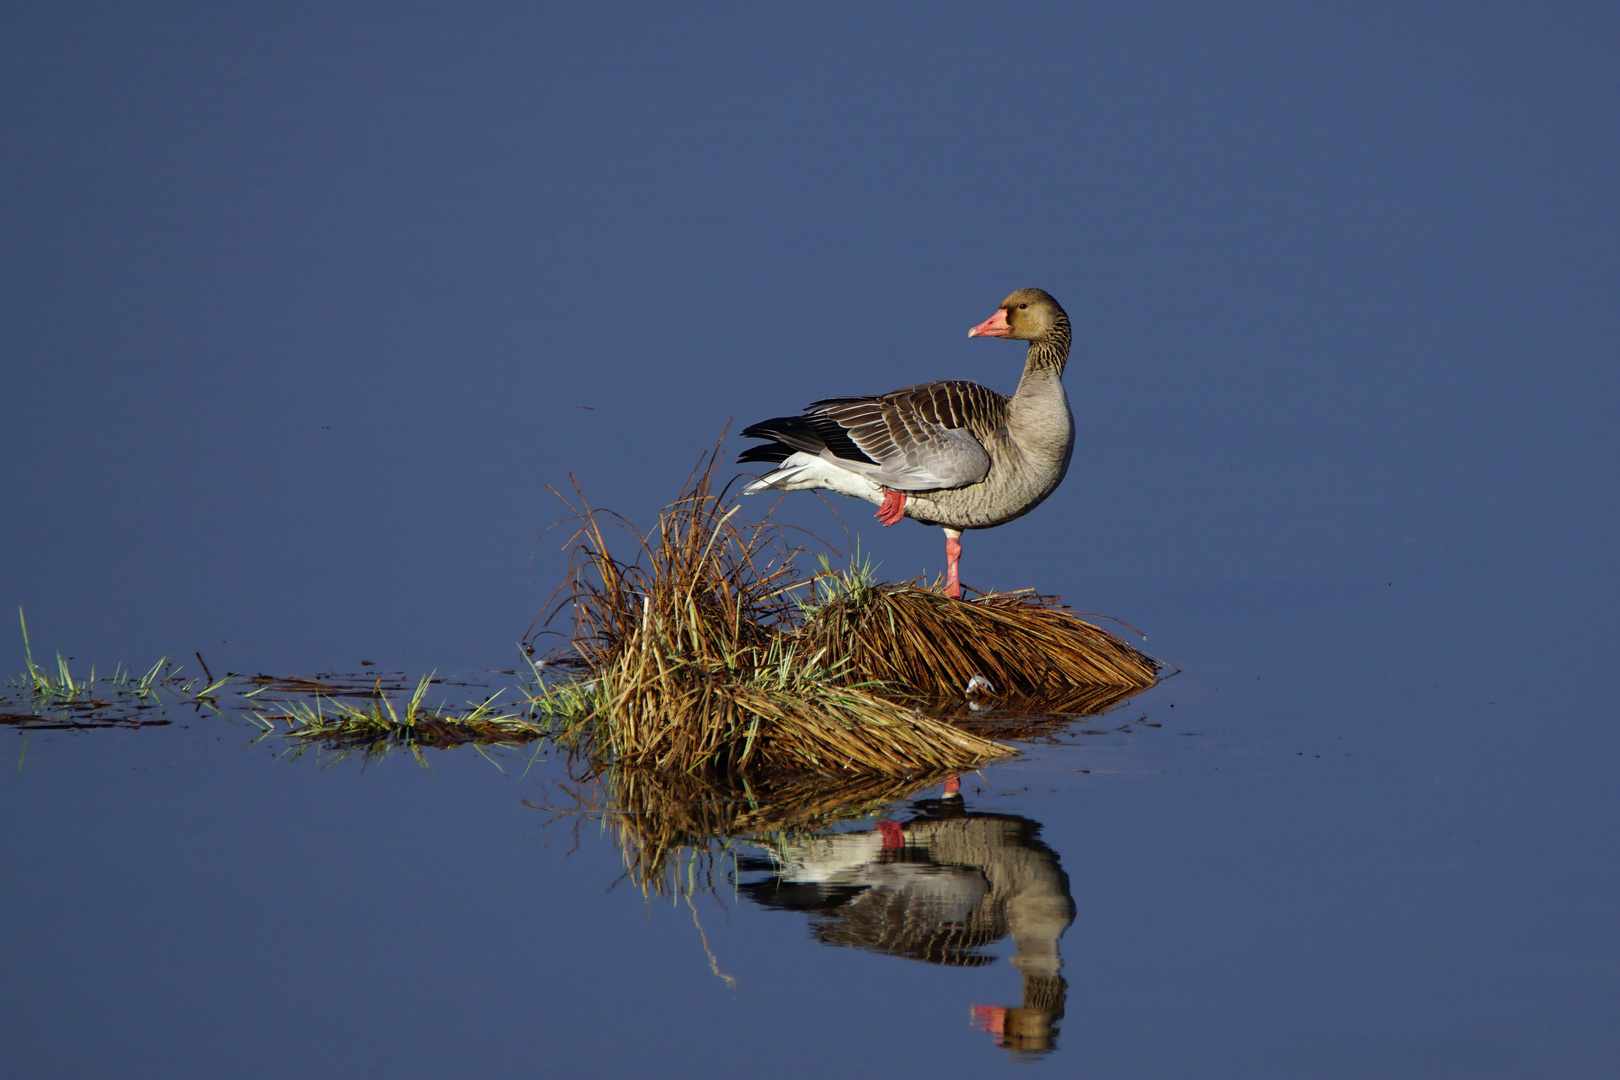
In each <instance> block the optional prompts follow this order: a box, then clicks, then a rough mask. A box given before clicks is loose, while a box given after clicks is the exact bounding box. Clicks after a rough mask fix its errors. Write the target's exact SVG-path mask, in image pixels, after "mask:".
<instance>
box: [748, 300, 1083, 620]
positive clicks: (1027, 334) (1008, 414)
mask: <svg viewBox="0 0 1620 1080" xmlns="http://www.w3.org/2000/svg"><path fill="white" fill-rule="evenodd" d="M968 337H1001V338H1012V339H1014V340H1017V341H1027V342H1029V351H1028V353H1027V354H1026V356H1025V359H1024V375H1023V377H1022V378H1021V379H1019V380H1018V392H1017V393H1015V394H1013V396H1012V397H1007V396H1006V395H1005V394H998V393H996V392H995V391H994V390H990V389H987V388H986V387H983V386H980V385H979V384H977V383H970V382H962V381H956V380H948V381H944V382H931V383H923V384H922V385H920V386H908V387H905V388H904V389H901V390H896V391H894V392H892V393H888V394H880V395H878V396H877V397H849V398H823V399H822V400H821V401H817V402H814V403H812V404H811V405H809V406H808V407H807V408H806V409H805V410H804V414H803V415H802V416H779V417H777V418H775V419H774V420H766V421H763V422H762V423H758V424H755V425H753V426H752V427H749V428H747V429H745V430H744V431H743V435H744V437H746V438H750V439H767V440H769V441H768V442H766V443H764V444H762V445H760V446H753V447H750V448H749V449H747V450H745V451H743V453H742V455H741V456H740V457H738V459H737V460H738V461H739V462H748V461H764V462H769V463H771V464H774V465H775V466H776V468H775V469H773V470H772V471H771V472H769V473H766V474H765V475H764V476H762V477H760V478H759V479H758V480H755V481H754V482H753V483H751V484H749V485H748V486H747V487H745V488H743V494H745V495H753V494H756V493H758V492H761V491H766V490H772V489H774V490H776V491H807V490H812V489H823V490H827V491H836V492H838V493H839V494H842V495H852V496H854V497H855V498H857V499H865V500H867V501H868V502H873V503H876V504H877V506H878V511H877V519H878V520H879V521H881V522H883V524H884V525H893V524H894V523H895V522H897V521H899V520H900V519H901V518H902V517H909V518H911V519H912V520H913V521H920V522H922V523H923V524H924V525H938V526H940V527H941V528H943V529H944V530H945V594H946V595H947V596H950V597H952V598H954V599H961V596H962V584H961V574H960V566H959V561H960V558H961V555H962V543H961V537H962V531H963V530H964V529H988V528H991V527H993V526H996V525H1001V524H1004V523H1005V522H1008V521H1011V520H1013V519H1014V518H1017V517H1022V516H1023V515H1024V514H1027V513H1029V512H1030V511H1031V510H1033V509H1035V507H1037V506H1039V505H1040V504H1041V501H1042V500H1043V499H1045V498H1046V497H1047V496H1048V495H1050V494H1052V492H1053V490H1054V489H1055V488H1056V487H1057V486H1058V484H1059V483H1061V482H1062V480H1063V474H1064V473H1065V472H1067V471H1068V468H1069V455H1070V454H1071V453H1073V451H1074V418H1073V417H1072V416H1071V415H1070V413H1069V399H1068V398H1067V397H1066V396H1064V393H1063V365H1064V364H1065V363H1067V362H1068V359H1069V317H1068V315H1066V314H1064V311H1063V308H1062V307H1061V306H1059V304H1058V302H1057V301H1056V300H1054V299H1052V297H1051V296H1049V295H1047V294H1046V293H1045V292H1043V291H1041V290H1040V289H1019V290H1018V291H1017V292H1015V293H1013V294H1012V295H1011V296H1009V297H1007V299H1005V300H1003V301H1002V302H1001V306H1000V307H999V308H997V309H996V313H995V314H994V315H992V316H990V317H989V318H988V319H986V320H984V322H982V323H980V324H979V325H977V326H975V327H974V328H973V329H971V330H969V331H968Z"/></svg>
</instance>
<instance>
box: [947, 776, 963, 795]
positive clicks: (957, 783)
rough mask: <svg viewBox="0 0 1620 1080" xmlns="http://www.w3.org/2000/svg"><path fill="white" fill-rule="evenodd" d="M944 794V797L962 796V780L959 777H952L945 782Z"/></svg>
mask: <svg viewBox="0 0 1620 1080" xmlns="http://www.w3.org/2000/svg"><path fill="white" fill-rule="evenodd" d="M945 794H946V795H960V794H962V778H961V777H960V776H953V777H951V778H950V779H949V780H947V781H945Z"/></svg>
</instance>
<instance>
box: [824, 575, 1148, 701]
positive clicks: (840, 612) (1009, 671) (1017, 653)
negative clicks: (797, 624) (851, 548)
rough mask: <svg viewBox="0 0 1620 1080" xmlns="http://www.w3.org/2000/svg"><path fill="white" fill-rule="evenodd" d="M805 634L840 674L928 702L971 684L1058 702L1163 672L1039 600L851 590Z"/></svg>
mask: <svg viewBox="0 0 1620 1080" xmlns="http://www.w3.org/2000/svg"><path fill="white" fill-rule="evenodd" d="M801 632H802V633H803V634H804V635H805V636H806V637H807V638H808V639H809V640H810V641H811V642H813V643H814V645H815V646H816V647H817V648H825V649H826V651H827V655H828V657H829V658H830V659H831V660H832V661H834V662H835V663H840V664H841V670H843V671H846V672H853V673H858V674H859V677H861V678H866V679H874V680H878V681H881V682H884V683H887V684H891V685H897V686H903V687H908V688H910V689H911V690H913V691H915V692H917V693H920V694H927V695H930V696H945V695H950V694H953V693H954V694H961V693H962V692H963V691H964V690H965V689H966V687H967V685H968V683H969V682H970V681H971V680H972V679H973V677H974V676H975V675H977V676H979V677H980V678H981V679H984V680H986V681H988V682H989V683H990V685H991V687H992V688H993V689H994V691H995V692H998V693H1007V694H1017V695H1021V696H1026V697H1052V696H1061V695H1068V694H1070V693H1072V692H1073V691H1074V690H1075V688H1077V687H1085V688H1092V687H1103V686H1108V687H1145V686H1152V685H1153V683H1154V681H1155V680H1156V678H1157V677H1158V672H1159V663H1158V661H1156V660H1154V659H1153V658H1152V657H1150V656H1147V655H1146V654H1144V653H1141V652H1138V651H1137V650H1136V649H1133V648H1132V647H1131V646H1130V645H1128V644H1126V643H1125V642H1124V641H1122V640H1120V639H1119V638H1117V637H1115V636H1114V635H1113V634H1110V633H1108V632H1107V631H1106V630H1103V629H1102V628H1100V627H1097V626H1093V625H1092V624H1091V623H1088V622H1086V621H1085V620H1084V619H1081V618H1080V617H1079V616H1077V615H1075V614H1074V613H1073V612H1071V611H1069V610H1067V609H1066V608H1064V607H1063V606H1062V605H1061V604H1060V603H1059V601H1058V600H1057V598H1056V597H1049V596H1038V595H1036V594H1035V593H1034V592H1033V591H1023V592H1017V593H1003V594H999V595H992V596H985V597H983V598H981V599H979V600H977V601H975V602H973V603H971V604H964V603H961V602H960V601H956V600H952V599H950V598H949V597H947V596H945V595H944V594H943V593H940V592H936V591H934V590H932V589H921V588H917V587H916V586H914V585H909V584H907V585H872V586H867V587H865V588H861V587H853V588H849V589H846V590H843V591H841V592H840V593H839V594H838V595H835V596H834V597H833V598H832V599H830V600H828V601H827V602H826V603H825V604H822V605H821V606H820V607H819V608H817V609H816V610H815V612H814V614H813V615H812V616H811V618H810V619H808V620H807V621H806V623H805V625H804V627H803V630H802V631H801Z"/></svg>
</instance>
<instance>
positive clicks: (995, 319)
mask: <svg viewBox="0 0 1620 1080" xmlns="http://www.w3.org/2000/svg"><path fill="white" fill-rule="evenodd" d="M1068 325H1069V317H1068V315H1066V314H1065V313H1064V311H1063V308H1062V306H1061V305H1059V304H1058V302H1057V301H1056V300H1054V299H1052V296H1051V294H1050V293H1048V292H1046V291H1045V290H1044V289H1019V290H1018V291H1017V292H1015V293H1013V294H1012V295H1011V296H1009V297H1007V299H1005V300H1003V301H1002V302H1001V306H1000V307H998V308H997V309H996V313H995V314H994V315H992V316H990V317H989V318H988V319H986V320H984V322H982V323H980V324H979V325H978V326H975V327H974V328H973V329H971V330H969V331H968V337H1001V338H1013V339H1015V340H1018V341H1048V340H1050V339H1052V338H1054V337H1057V336H1058V335H1059V332H1060V330H1067V328H1068Z"/></svg>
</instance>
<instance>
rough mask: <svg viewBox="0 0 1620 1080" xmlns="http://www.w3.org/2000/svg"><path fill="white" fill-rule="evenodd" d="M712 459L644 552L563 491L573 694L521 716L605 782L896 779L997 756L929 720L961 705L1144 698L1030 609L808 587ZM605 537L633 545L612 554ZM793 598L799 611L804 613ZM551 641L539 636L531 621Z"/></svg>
mask: <svg viewBox="0 0 1620 1080" xmlns="http://www.w3.org/2000/svg"><path fill="white" fill-rule="evenodd" d="M719 463H720V452H719V447H718V446H717V447H716V449H715V451H714V452H713V453H711V454H709V455H708V457H707V459H706V461H704V462H702V463H701V464H700V466H699V467H698V468H697V469H696V470H695V471H694V472H693V474H692V477H691V479H690V480H689V482H688V484H687V486H686V489H685V490H684V491H683V493H682V495H681V497H680V498H679V499H677V500H676V501H675V502H674V503H672V504H671V505H669V506H667V507H665V508H664V510H663V511H662V512H661V513H660V514H659V519H658V526H657V528H656V529H655V530H654V531H653V532H652V533H650V534H644V533H641V532H639V531H638V530H636V529H635V528H634V527H633V526H632V525H630V523H629V522H628V521H626V520H624V519H623V518H620V517H618V516H617V515H614V514H611V513H607V512H604V511H600V510H596V509H593V508H592V507H591V506H590V505H589V504H588V503H587V502H586V500H585V498H584V495H583V493H582V492H580V491H579V490H578V487H577V485H576V489H575V493H576V497H577V500H578V501H577V503H576V502H574V501H572V500H569V499H567V498H564V497H563V496H560V495H559V497H560V498H564V502H565V503H567V504H568V505H569V506H570V507H571V508H572V509H573V510H574V511H575V514H576V517H575V520H576V521H577V522H578V526H579V527H578V530H577V532H576V533H575V534H574V536H573V540H572V542H573V544H574V547H573V556H572V559H571V562H570V567H569V578H568V583H567V584H566V586H565V589H566V595H565V596H564V597H563V598H562V600H561V601H560V602H559V603H558V604H557V606H556V608H555V609H554V610H553V613H552V617H553V618H555V617H556V615H557V614H558V613H560V612H561V611H562V610H565V609H566V610H570V611H571V612H572V614H573V618H574V630H573V633H572V635H571V636H570V638H569V641H568V644H567V646H566V647H565V648H564V649H563V650H562V651H561V652H560V653H559V654H556V655H554V656H553V657H551V658H550V659H551V661H552V662H553V663H554V664H556V665H557V667H558V669H559V670H563V671H566V672H569V673H571V677H570V678H567V679H565V680H562V681H560V682H553V683H552V684H551V685H550V687H549V688H548V689H547V690H546V691H545V693H544V694H542V695H541V696H540V697H539V698H537V702H538V704H539V706H540V707H541V708H542V709H543V710H545V711H549V712H550V713H551V714H552V716H553V717H554V721H555V722H556V723H557V724H558V726H559V727H561V728H564V729H566V730H567V731H570V732H572V733H574V734H576V735H578V736H580V737H582V738H583V739H584V740H585V741H586V743H587V744H588V748H589V751H590V752H591V753H592V754H593V755H595V756H597V757H598V758H599V759H600V760H602V761H604V762H609V763H612V764H613V765H615V766H631V767H647V766H651V767H655V768H660V769H678V770H682V771H687V772H694V771H712V770H720V771H749V770H755V771H764V772H770V773H777V774H793V773H808V774H817V775H824V776H825V775H847V774H851V773H873V774H883V775H890V776H913V775H918V774H924V773H931V772H938V771H951V770H964V769H969V768H973V767H975V766H977V765H980V764H982V763H984V762H987V761H990V760H994V759H996V758H999V757H1004V756H1006V755H1008V754H1010V753H1012V752H1013V751H1012V750H1011V748H1010V747H1007V746H1005V745H1003V744H1001V743H998V742H995V741H993V740H991V739H988V738H985V737H983V736H981V735H979V734H976V733H974V732H971V731H968V730H964V729H963V727H961V726H958V725H956V724H953V723H951V722H949V721H948V720H946V719H943V718H941V717H938V716H935V715H930V711H931V710H929V709H927V704H928V703H929V702H931V701H934V700H937V699H939V698H941V697H953V696H954V697H955V698H956V700H961V699H962V698H961V695H963V694H964V693H968V692H971V691H970V690H969V684H970V683H972V682H974V676H978V677H979V679H978V682H977V683H975V687H977V688H982V687H983V686H984V683H985V681H986V680H987V681H988V683H989V686H990V687H992V688H993V690H994V692H1002V693H1011V694H1016V695H1021V696H1024V697H1029V696H1032V695H1039V696H1044V697H1048V698H1052V697H1056V698H1063V697H1073V696H1075V695H1076V693H1080V692H1084V693H1090V692H1092V691H1095V689H1096V688H1097V687H1110V688H1141V687H1145V686H1149V685H1151V684H1152V683H1153V681H1154V679H1155V676H1156V673H1157V670H1158V665H1157V662H1156V661H1154V660H1152V659H1151V658H1150V657H1146V656H1144V655H1143V654H1142V653H1140V652H1137V651H1136V650H1135V649H1132V648H1131V647H1130V646H1129V645H1126V644H1125V643H1124V642H1122V641H1120V640H1119V639H1118V638H1116V637H1114V636H1113V635H1111V634H1108V633H1106V632H1105V631H1103V630H1101V629H1099V628H1098V627H1095V626H1093V625H1091V624H1090V623H1087V622H1084V621H1083V620H1081V619H1079V618H1078V617H1077V616H1075V615H1074V614H1073V613H1072V612H1070V611H1068V610H1067V609H1066V608H1064V607H1063V606H1062V605H1061V604H1060V603H1059V602H1058V601H1057V599H1056V598H1055V597H1041V596H1036V595H1034V594H1033V593H1014V594H1006V595H998V596H987V597H984V598H983V599H980V600H978V601H976V602H974V603H962V602H960V601H955V600H950V599H947V598H946V597H944V596H943V595H942V594H940V593H938V592H935V591H932V590H928V589H924V588H920V587H918V586H917V585H916V584H915V583H908V584H904V585H888V584H879V583H875V582H873V581H871V580H870V576H869V575H865V574H862V573H861V572H859V571H854V570H852V571H842V572H834V571H831V570H826V571H825V572H824V573H822V574H820V575H817V576H816V577H815V578H814V579H806V578H805V577H804V576H803V575H802V574H801V573H800V572H799V570H798V568H797V567H796V566H795V563H794V558H795V556H796V555H798V554H800V553H801V551H802V548H801V547H800V546H796V545H793V544H790V543H789V542H788V541H787V538H786V531H785V529H784V528H783V527H782V526H779V525H776V524H773V523H769V522H766V523H755V522H749V521H746V520H744V519H743V518H741V517H740V515H739V508H738V507H737V506H730V507H728V506H727V505H726V501H725V492H724V491H720V492H716V491H715V490H714V489H713V479H714V474H715V470H716V468H717V467H718V465H719ZM604 524H617V525H618V526H620V527H622V528H623V529H624V531H625V532H626V533H628V534H629V536H630V537H632V538H633V541H634V543H633V547H634V551H635V555H634V558H633V559H631V560H629V561H625V560H621V559H619V558H617V557H616V556H614V555H613V554H612V553H611V552H610V550H609V544H608V539H607V537H608V535H609V533H608V531H606V530H604ZM807 594H808V595H807ZM548 622H549V620H548Z"/></svg>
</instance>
